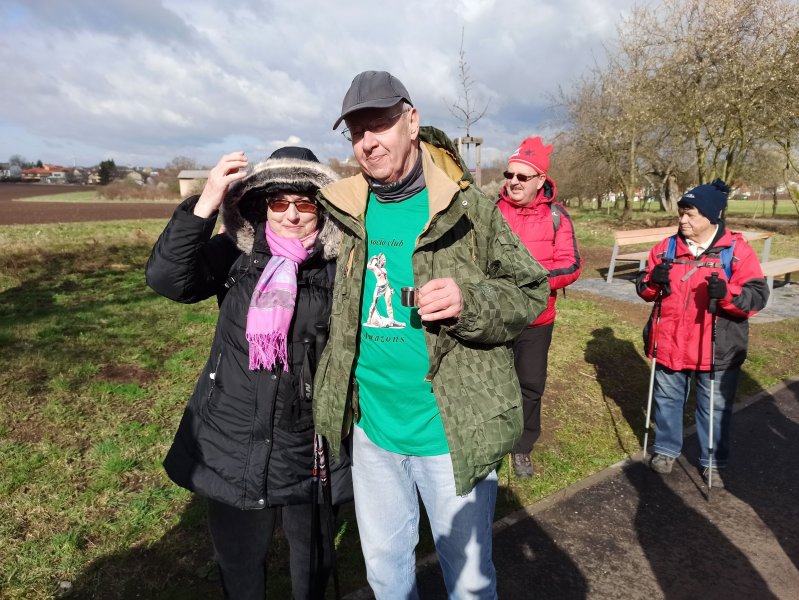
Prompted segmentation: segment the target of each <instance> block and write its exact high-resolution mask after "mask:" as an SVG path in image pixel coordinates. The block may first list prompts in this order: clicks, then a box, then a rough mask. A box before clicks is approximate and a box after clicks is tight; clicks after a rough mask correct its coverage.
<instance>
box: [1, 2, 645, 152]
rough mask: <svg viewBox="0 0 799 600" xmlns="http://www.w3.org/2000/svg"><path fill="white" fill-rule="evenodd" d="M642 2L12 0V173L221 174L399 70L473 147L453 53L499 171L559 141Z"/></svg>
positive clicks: (336, 137) (422, 103)
mask: <svg viewBox="0 0 799 600" xmlns="http://www.w3.org/2000/svg"><path fill="white" fill-rule="evenodd" d="M633 1H634V0H535V1H534V0H527V1H525V0H403V1H401V2H400V1H398V2H377V1H374V0H373V1H366V0H363V1H361V0H337V1H334V2H322V1H316V2H314V1H311V0H281V1H279V2H275V1H272V0H239V1H238V2H229V1H223V0H69V1H64V0H0V81H1V82H2V87H3V92H2V93H0V162H2V161H6V160H8V158H9V157H10V156H11V155H14V154H19V155H21V156H23V157H24V158H26V159H28V160H31V161H35V160H42V161H43V162H46V163H54V164H61V165H67V166H71V165H73V164H77V165H93V164H96V163H98V162H99V161H101V160H105V159H108V158H112V159H114V160H115V161H116V163H117V164H120V165H131V166H133V165H138V166H155V167H160V166H163V165H164V164H166V163H167V162H168V161H169V160H171V159H172V158H174V157H176V156H188V157H190V158H193V159H195V160H196V161H198V162H199V163H200V164H201V165H212V164H214V163H215V162H216V160H217V159H218V157H219V156H220V155H221V154H223V153H225V152H229V151H232V150H245V151H246V152H247V153H248V155H249V157H250V159H251V160H259V159H262V158H263V157H265V156H266V155H268V154H269V153H270V152H271V151H272V150H274V149H275V148H277V147H279V146H280V145H285V144H287V143H289V144H295V145H305V146H308V147H310V148H311V149H313V150H314V151H315V152H316V154H317V155H318V156H319V157H320V158H321V159H323V160H325V159H328V158H340V159H344V158H346V157H347V156H348V155H349V154H350V150H349V146H348V144H347V142H346V140H344V138H343V137H342V136H341V135H340V134H339V133H338V132H334V131H332V125H333V122H334V121H335V119H336V117H337V116H338V114H339V112H340V108H341V100H342V98H343V96H344V93H345V92H346V90H347V88H348V87H349V83H350V82H351V81H352V78H353V77H354V76H355V74H357V73H358V72H360V71H364V70H370V69H374V70H387V71H390V72H392V73H393V74H394V75H396V76H397V77H399V78H400V79H401V80H402V81H403V83H404V84H405V85H406V87H407V88H408V90H409V92H410V94H411V97H412V99H413V101H414V104H415V106H416V107H417V108H418V109H419V111H420V112H421V115H422V121H423V123H425V124H433V125H436V126H438V127H440V128H441V129H444V130H445V131H446V132H447V133H449V134H450V135H451V136H453V137H454V136H457V135H462V134H463V131H462V130H459V125H460V123H459V121H458V120H457V119H456V118H455V117H454V116H453V115H452V114H451V113H450V111H449V109H448V106H449V105H451V104H452V103H453V102H454V101H456V100H457V99H458V97H459V95H462V93H463V89H462V87H461V85H460V82H459V78H458V51H459V47H460V41H461V32H462V31H463V32H464V35H465V41H464V51H465V56H466V61H467V63H468V66H469V69H470V74H471V77H472V79H473V80H474V82H475V84H474V87H473V88H472V94H473V96H474V97H475V98H476V99H477V100H479V102H480V103H481V104H485V103H488V111H487V113H486V115H485V116H484V117H483V119H482V120H481V121H480V122H479V123H478V124H477V125H476V126H475V127H474V128H473V130H472V135H477V136H482V137H483V138H484V146H483V156H484V158H485V159H487V160H491V158H495V157H500V156H505V155H507V154H508V153H509V152H510V151H512V150H513V149H514V148H515V147H516V145H517V144H518V142H519V141H520V140H521V139H523V138H524V137H526V136H527V135H530V134H543V135H544V136H546V135H547V134H548V133H549V134H551V133H552V131H553V129H552V127H553V126H552V121H553V117H554V115H553V113H552V111H551V108H550V107H551V104H552V101H551V96H548V95H547V93H548V92H554V91H556V90H557V88H558V86H565V87H568V86H569V85H571V84H572V83H574V82H575V81H576V79H577V78H578V77H579V76H580V75H581V74H582V73H583V72H585V71H586V69H588V68H590V66H591V65H592V64H593V62H594V61H595V60H598V59H601V57H602V55H603V50H602V44H603V43H607V42H608V41H610V40H612V38H613V37H614V35H615V27H616V24H617V23H618V21H619V20H620V18H621V17H622V16H623V15H624V14H626V13H627V11H628V10H629V8H630V6H631V5H632V4H633Z"/></svg>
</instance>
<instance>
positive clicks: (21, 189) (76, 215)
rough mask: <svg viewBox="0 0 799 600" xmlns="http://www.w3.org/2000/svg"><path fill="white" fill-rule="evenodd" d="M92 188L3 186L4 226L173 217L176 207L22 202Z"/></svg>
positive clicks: (0, 206) (0, 215)
mask: <svg viewBox="0 0 799 600" xmlns="http://www.w3.org/2000/svg"><path fill="white" fill-rule="evenodd" d="M93 189H94V188H93V187H92V186H78V185H48V184H42V183H0V225H30V224H36V223H79V222H83V221H116V220H120V219H159V218H165V219H166V218H169V217H170V216H171V215H172V212H173V211H174V210H175V205H177V202H175V205H172V204H157V203H154V202H141V203H135V204H134V203H128V202H124V203H123V202H119V203H99V202H86V203H83V202H24V201H23V202H21V201H20V200H22V199H25V198H33V197H36V196H49V195H51V194H64V193H69V192H86V191H92V190H93Z"/></svg>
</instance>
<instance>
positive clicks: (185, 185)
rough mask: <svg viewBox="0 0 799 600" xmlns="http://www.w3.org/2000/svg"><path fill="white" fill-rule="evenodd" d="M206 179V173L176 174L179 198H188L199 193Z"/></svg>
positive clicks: (189, 172)
mask: <svg viewBox="0 0 799 600" xmlns="http://www.w3.org/2000/svg"><path fill="white" fill-rule="evenodd" d="M207 179H208V171H207V170H206V171H191V170H186V171H181V172H180V173H178V183H179V184H180V197H181V198H188V197H189V196H191V195H192V194H197V193H199V192H200V190H201V189H202V187H203V186H204V185H205V181H206V180H207Z"/></svg>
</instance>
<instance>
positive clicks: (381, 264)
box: [363, 252, 405, 329]
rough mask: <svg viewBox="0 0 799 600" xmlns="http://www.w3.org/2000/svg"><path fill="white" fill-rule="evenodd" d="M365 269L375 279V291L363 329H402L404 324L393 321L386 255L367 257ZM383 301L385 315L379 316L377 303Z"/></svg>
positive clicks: (392, 293) (391, 294) (391, 290)
mask: <svg viewBox="0 0 799 600" xmlns="http://www.w3.org/2000/svg"><path fill="white" fill-rule="evenodd" d="M366 268H367V269H368V270H369V271H371V272H372V274H373V275H374V276H375V277H376V278H377V282H376V283H375V291H374V294H373V295H372V304H371V305H370V306H369V313H368V316H367V317H366V321H365V322H364V324H363V325H364V327H379V328H391V329H402V328H403V327H405V323H402V322H401V321H395V320H394V307H393V306H392V305H391V296H393V295H394V288H392V287H391V284H390V283H389V280H388V268H387V267H386V255H385V254H383V253H382V252H380V253H379V254H375V255H374V256H370V257H369V262H367V263H366ZM381 298H382V299H383V302H384V305H385V310H386V314H385V316H383V315H382V314H380V310H379V308H378V303H379V301H380V299H381Z"/></svg>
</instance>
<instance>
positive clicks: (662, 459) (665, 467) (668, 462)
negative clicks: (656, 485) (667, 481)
mask: <svg viewBox="0 0 799 600" xmlns="http://www.w3.org/2000/svg"><path fill="white" fill-rule="evenodd" d="M674 460H675V459H673V458H672V457H671V456H666V455H665V454H655V455H654V456H652V460H650V461H649V468H650V469H652V470H653V471H655V473H663V474H666V473H671V469H672V467H673V466H674Z"/></svg>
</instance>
